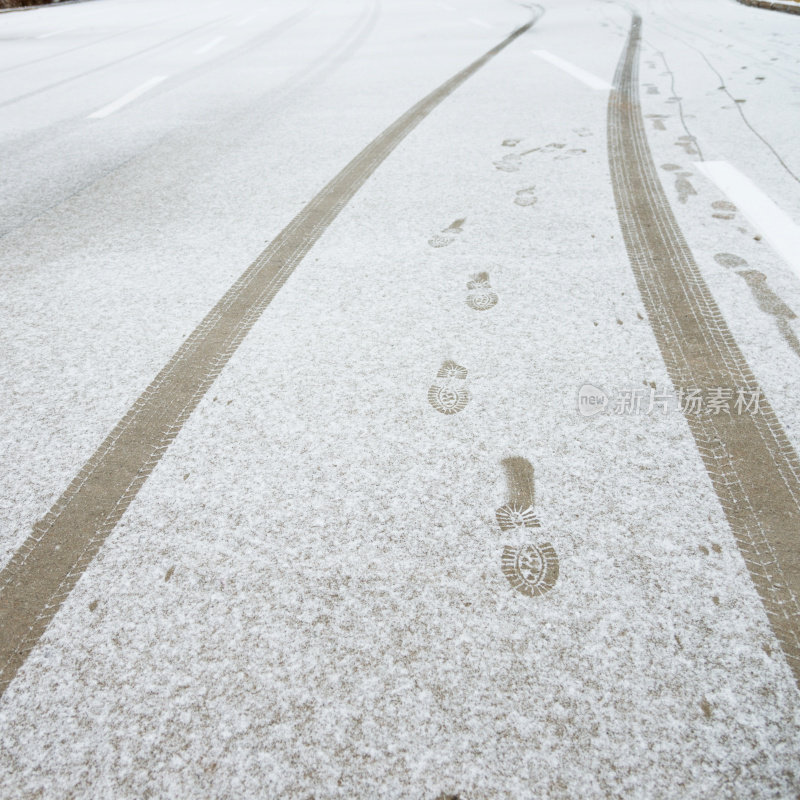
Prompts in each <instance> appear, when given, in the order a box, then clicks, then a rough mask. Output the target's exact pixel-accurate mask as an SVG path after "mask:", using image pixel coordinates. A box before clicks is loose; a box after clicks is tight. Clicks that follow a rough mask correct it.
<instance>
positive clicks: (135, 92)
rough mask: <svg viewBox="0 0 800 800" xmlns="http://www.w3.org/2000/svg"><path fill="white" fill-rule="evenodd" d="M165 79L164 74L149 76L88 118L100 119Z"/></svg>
mask: <svg viewBox="0 0 800 800" xmlns="http://www.w3.org/2000/svg"><path fill="white" fill-rule="evenodd" d="M166 79H167V76H166V75H159V76H158V77H156V78H150V80H149V81H145V82H144V83H143V84H142V85H141V86H137V87H136V88H135V89H132V90H131V91H130V92H128V93H127V94H124V95H122V97H120V98H118V99H117V100H115V101H114V102H113V103H109V104H108V105H107V106H103V107H102V108H100V109H98V110H97V111H95V112H94V113H93V114H89V116H88V119H102V118H103V117H107V116H109V114H113V113H114V112H115V111H119V109H120V108H122V107H123V106H126V105H128V103H131V102H133V101H134V100H135V99H136V98H137V97H140V96H141V95H143V94H144V93H145V92H147V91H149V90H150V89H152V88H153V87H154V86H158V84H159V83H161V82H162V81H165V80H166Z"/></svg>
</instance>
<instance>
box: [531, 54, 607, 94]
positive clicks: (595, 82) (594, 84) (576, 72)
mask: <svg viewBox="0 0 800 800" xmlns="http://www.w3.org/2000/svg"><path fill="white" fill-rule="evenodd" d="M531 52H532V53H533V54H534V55H535V56H538V57H539V58H541V59H542V60H543V61H547V62H549V63H550V64H552V65H553V66H555V67H558V68H559V69H563V70H564V72H567V73H569V74H570V75H572V77H573V78H577V79H578V80H579V81H580V82H581V83H585V84H586V85H587V86H588V87H589V88H590V89H599V90H600V91H603V92H609V91H611V90H612V89H613V88H614V87H613V86H612V85H611V84H610V83H609V82H608V81H604V80H603V79H602V78H598V77H597V76H596V75H592V73H591V72H587V71H586V70H585V69H581V68H580V67H576V66H575V65H574V64H571V63H570V62H569V61H564V59H563V58H559V57H558V56H554V55H553V54H552V53H550V52H548V51H547V50H531Z"/></svg>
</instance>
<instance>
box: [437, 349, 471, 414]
mask: <svg viewBox="0 0 800 800" xmlns="http://www.w3.org/2000/svg"><path fill="white" fill-rule="evenodd" d="M466 379H467V370H466V369H465V368H464V367H462V366H460V365H459V364H456V363H455V361H445V362H444V363H443V364H442V366H441V368H440V369H439V372H437V373H436V380H435V381H434V383H433V384H432V385H431V388H430V389H428V402H429V403H430V404H431V405H432V406H433V407H434V408H435V409H436V410H437V411H438V412H439V413H440V414H458V412H459V411H463V410H464V409H465V408H466V406H467V403H469V391H467V387H466Z"/></svg>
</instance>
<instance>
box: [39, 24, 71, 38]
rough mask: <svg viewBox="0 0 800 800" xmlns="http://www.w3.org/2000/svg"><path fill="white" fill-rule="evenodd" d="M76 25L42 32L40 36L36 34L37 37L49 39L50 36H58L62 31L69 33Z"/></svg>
mask: <svg viewBox="0 0 800 800" xmlns="http://www.w3.org/2000/svg"><path fill="white" fill-rule="evenodd" d="M76 27H77V26H73V27H72V28H64V29H63V30H60V31H53V32H52V33H43V34H42V35H41V36H37V37H36V38H37V39H49V38H50V37H51V36H60V35H61V34H62V33H69V32H70V31H74V30H75V28H76Z"/></svg>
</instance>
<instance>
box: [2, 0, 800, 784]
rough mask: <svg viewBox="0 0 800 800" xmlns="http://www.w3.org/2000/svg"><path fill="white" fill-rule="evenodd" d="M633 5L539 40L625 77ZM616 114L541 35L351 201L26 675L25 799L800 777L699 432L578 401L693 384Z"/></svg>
mask: <svg viewBox="0 0 800 800" xmlns="http://www.w3.org/2000/svg"><path fill="white" fill-rule="evenodd" d="M676 5H677V4H676ZM578 14H579V16H576V15H578ZM627 19H628V17H627V14H625V13H623V12H622V11H620V10H615V9H614V8H608V7H606V6H605V5H603V6H600V7H599V8H598V6H595V5H591V6H587V5H577V4H576V5H570V6H569V7H568V9H567V10H558V9H552V10H551V11H550V12H549V13H548V16H547V17H546V18H545V20H544V21H543V23H542V26H541V29H540V30H539V31H538V32H537V33H535V34H532V35H531V37H530V38H531V41H535V46H536V47H539V48H541V49H547V50H550V51H551V52H554V53H558V54H559V55H561V56H562V57H564V58H567V59H572V60H574V61H575V62H576V63H579V64H580V66H581V67H582V68H584V69H586V70H589V71H592V72H593V73H594V74H597V75H598V76H601V77H604V78H606V79H609V78H610V76H611V75H612V74H613V69H614V66H615V64H616V59H617V56H618V54H619V48H620V46H621V42H620V38H619V37H618V36H617V35H615V28H614V26H613V25H610V24H609V27H608V28H604V27H602V25H601V22H602V21H604V20H610V21H611V22H614V23H617V24H619V25H625V24H626V23H627ZM545 23H546V24H545ZM482 35H483V34H482ZM486 35H487V41H488V38H489V37H490V35H489V34H486ZM576 39H579V41H580V42H581V44H580V46H578V45H576V44H575V41H576ZM345 75H346V76H349V75H351V73H349V72H348V73H345ZM340 80H342V81H344V80H345V77H341V78H340ZM314 100H319V96H317V97H315V98H314ZM605 100H606V97H605V95H604V94H603V93H597V92H593V91H591V90H589V89H588V88H587V87H585V86H583V85H582V84H580V83H578V82H576V81H575V80H574V79H573V78H572V77H570V76H568V75H566V74H562V73H560V72H558V71H555V69H554V68H553V67H552V65H549V64H546V63H544V62H539V61H538V60H533V58H532V57H531V56H530V54H529V53H528V50H527V47H525V46H522V45H520V46H517V47H514V48H513V49H511V50H509V51H508V52H507V53H505V54H504V55H503V56H502V57H501V58H500V59H498V60H497V61H495V62H493V63H492V64H491V65H489V66H488V67H487V68H486V69H485V70H484V71H482V72H481V73H479V74H478V75H477V76H476V77H475V78H473V79H472V80H471V81H470V82H469V83H468V84H467V85H465V86H464V87H463V88H462V89H460V90H459V92H458V93H457V94H456V95H454V96H453V97H452V98H451V99H450V100H449V101H448V102H447V103H445V104H444V105H443V106H442V107H441V108H440V109H439V110H437V111H436V112H435V113H434V114H433V115H432V116H431V117H430V118H429V119H428V120H427V121H426V122H425V123H424V125H423V126H422V127H421V128H419V129H418V130H417V131H416V132H415V133H414V134H413V135H412V136H411V137H410V138H409V139H408V140H407V141H406V142H405V143H404V144H403V145H402V146H401V147H400V148H399V149H398V150H397V152H396V153H395V154H394V155H393V156H392V157H391V159H390V160H389V161H387V162H386V163H385V164H384V165H383V166H382V167H381V168H380V170H379V171H378V172H377V173H376V175H375V176H374V178H373V179H372V180H371V181H370V182H369V183H368V184H367V185H366V186H365V187H364V189H363V190H362V191H361V192H360V193H359V194H358V195H357V196H356V197H355V198H354V200H353V201H352V202H351V204H350V205H349V207H348V208H347V209H345V211H344V212H343V213H342V214H341V216H340V217H339V219H338V220H337V222H336V223H335V224H334V225H333V226H332V227H331V229H330V230H329V231H328V233H327V234H326V235H325V236H324V237H323V239H322V240H321V241H320V242H319V244H318V245H317V246H316V247H315V248H314V249H313V250H312V252H311V253H310V254H309V256H308V257H307V259H306V261H305V262H304V264H303V265H301V267H300V268H299V269H298V270H297V272H296V273H295V274H294V276H293V277H292V278H291V279H290V281H289V282H288V284H287V285H286V286H285V287H284V289H283V290H282V291H281V292H280V294H279V295H278V296H277V298H276V299H275V300H274V301H273V303H272V304H271V305H270V307H269V308H268V309H267V311H266V312H265V314H264V316H263V317H262V319H261V320H260V321H259V323H258V324H257V325H256V326H255V328H254V329H253V331H252V332H251V334H250V335H249V336H248V338H247V339H246V340H245V342H244V343H243V344H242V346H241V347H240V349H239V350H238V352H237V353H236V355H235V356H234V358H233V359H232V361H231V362H230V363H229V365H228V366H227V368H226V369H225V371H224V372H223V374H222V375H221V376H220V378H219V380H218V381H217V383H216V384H215V385H214V387H212V389H211V391H210V392H209V394H208V395H207V396H206V398H205V399H204V401H203V402H202V403H201V406H200V407H199V408H198V410H197V412H196V413H195V414H194V415H193V416H192V418H191V419H190V420H189V422H188V423H187V424H186V426H185V428H184V429H183V431H182V432H181V434H180V435H179V437H178V438H177V440H176V441H175V443H174V444H173V446H172V447H171V448H170V450H169V451H168V453H167V454H166V456H165V457H164V459H163V460H162V462H161V463H160V464H159V466H158V467H157V469H156V471H155V473H154V475H153V476H152V478H151V479H150V480H149V481H148V483H147V484H146V485H145V487H144V489H143V490H142V492H141V493H140V495H139V497H138V498H137V499H136V501H135V502H134V504H133V505H132V507H131V509H130V510H129V512H128V514H127V515H126V516H125V518H124V519H123V521H122V522H121V523H120V525H119V526H118V528H117V529H116V531H115V532H114V533H113V535H112V536H111V538H110V539H109V540H108V542H107V544H106V546H105V547H104V549H103V550H102V552H101V554H100V555H99V557H98V558H97V559H96V560H95V562H94V563H93V564H92V565H91V567H90V568H89V569H88V571H87V573H86V574H85V575H84V577H83V578H82V579H81V581H80V582H79V584H78V586H77V587H76V589H75V590H74V591H73V593H72V594H71V596H70V598H69V599H68V601H67V602H66V604H65V606H64V607H63V608H62V610H61V611H60V612H59V614H58V616H57V617H56V619H55V620H54V622H53V623H52V624H51V626H50V628H49V630H48V631H47V633H46V634H45V636H44V638H43V640H42V642H41V643H40V645H39V646H38V647H37V648H36V649H35V651H34V652H33V653H32V655H31V656H30V658H29V660H28V662H27V664H26V665H25V667H24V668H23V670H22V671H21V672H20V674H19V676H18V677H17V679H16V681H15V682H14V683H13V684H12V685H11V687H10V688H9V690H8V691H7V693H6V695H5V697H4V698H3V701H2V705H0V730H2V734H0V735H2V740H1V741H2V747H0V770H1V772H0V786H2V794H3V795H4V796H9V797H30V796H42V797H53V796H56V797H61V796H74V797H115V798H138V797H182V798H194V797H197V798H207V797H218V798H224V797H288V798H307V797H309V796H313V797H315V798H318V800H320V799H321V798H334V797H341V798H353V797H386V798H409V797H414V798H417V797H418V798H430V800H433V799H434V798H436V797H437V796H438V795H439V794H441V793H452V794H458V795H459V796H460V797H462V798H484V797H492V798H514V799H515V800H519V798H534V797H578V796H585V797H609V796H621V797H626V798H629V797H630V798H639V797H640V798H671V797H675V796H680V797H687V798H708V797H737V798H752V797H754V796H758V797H775V798H778V797H786V796H789V795H791V794H792V793H793V792H796V789H797V785H798V777H797V771H798V769H800V764H799V763H798V757H797V753H798V752H800V703H799V702H798V694H797V689H796V687H795V684H794V682H793V679H792V676H791V674H790V672H789V670H788V668H787V666H786V664H785V662H784V660H783V657H782V655H781V652H780V648H779V645H778V643H777V641H776V640H775V638H774V637H773V635H772V633H771V631H770V628H769V625H768V623H767V620H766V617H765V615H764V612H763V609H762V606H761V605H760V602H759V599H758V597H757V595H756V593H755V591H754V589H753V586H752V583H751V581H750V579H749V576H748V574H747V570H746V568H745V565H744V563H743V561H742V559H741V556H740V555H739V551H738V549H737V547H736V544H735V542H734V540H733V538H732V535H731V533H730V530H729V528H728V527H727V524H726V522H725V520H724V518H723V515H722V512H721V510H720V507H719V504H718V501H717V500H716V497H715V495H714V493H713V490H712V487H711V485H710V482H709V480H708V477H707V475H706V473H705V470H704V468H703V465H702V463H701V461H700V459H699V457H698V454H697V451H696V449H695V446H694V443H693V441H692V438H691V436H690V433H689V431H688V428H687V426H686V424H685V422H684V420H683V418H682V416H680V415H678V414H675V413H672V414H666V415H660V414H651V415H641V416H628V415H625V416H613V415H600V416H598V417H594V418H590V419H585V418H582V417H581V416H580V415H579V414H578V413H577V408H576V396H577V391H578V388H579V387H580V386H581V385H582V384H583V383H585V382H591V383H595V384H597V385H599V386H603V387H605V388H606V389H608V390H614V389H626V388H627V389H634V388H637V387H639V386H644V385H645V384H647V385H649V384H650V383H655V384H656V385H657V386H659V387H668V378H667V375H666V371H665V369H664V367H663V364H662V361H661V358H660V355H659V351H658V348H657V346H656V343H655V341H654V338H653V335H652V332H651V329H650V327H649V325H648V323H647V322H646V320H645V319H644V317H645V314H644V309H643V307H642V304H641V302H640V300H639V296H638V292H637V289H636V286H635V283H634V280H633V277H632V274H631V270H630V266H629V262H628V258H627V254H626V252H625V249H624V246H623V244H622V241H621V235H620V232H619V228H618V223H617V217H616V210H615V206H614V201H613V197H612V195H611V190H610V184H609V177H608V169H607V161H606V159H607V156H606V141H605ZM345 133H346V131H345V132H342V131H337V136H343V135H344V134H345ZM512 139H519V140H521V141H520V142H519V143H518V144H516V145H515V146H513V147H512V146H510V145H506V146H503V144H502V143H503V141H509V140H512ZM550 144H559V145H563V147H559V148H549V149H548V148H547V147H546V146H547V145H550ZM536 147H542V148H543V149H542V150H538V151H536V152H533V153H530V154H529V155H527V156H524V157H522V158H521V159H520V160H519V164H518V166H519V168H518V169H517V170H516V171H506V170H503V169H497V168H496V167H495V163H494V162H496V161H499V162H500V163H506V164H508V163H514V160H513V159H512V160H506V161H505V162H503V156H506V155H508V154H509V153H520V152H524V150H525V149H531V148H536ZM581 150H584V151H585V152H579V151H581ZM521 190H531V191H529V192H528V193H527V194H525V195H520V194H519V192H520V191H521ZM531 192H532V193H531ZM519 197H527V198H531V197H535V198H536V200H535V202H533V203H528V204H519V203H516V202H515V199H517V198H519ZM695 199H696V198H695ZM458 219H464V220H465V221H464V223H463V225H462V226H461V232H460V233H458V234H447V236H446V238H449V239H451V240H452V241H451V242H450V243H449V244H448V245H447V246H444V247H432V246H431V245H430V244H429V243H428V242H429V240H430V239H431V238H432V237H434V236H436V235H437V234H440V235H444V234H441V232H442V231H443V230H445V229H447V228H448V227H450V226H451V224H452V223H453V222H454V221H455V220H458ZM484 271H486V272H488V273H489V278H490V281H491V285H492V288H493V290H494V291H495V292H496V293H497V295H498V303H497V305H496V306H495V307H494V308H492V309H490V310H488V311H483V312H476V311H475V310H473V309H472V308H470V307H469V306H468V305H467V303H466V298H467V295H468V290H467V283H468V281H469V280H470V278H471V276H472V275H474V274H475V273H478V272H484ZM745 288H746V287H745ZM446 359H453V360H455V361H456V362H457V363H458V364H460V365H462V366H464V367H465V368H466V369H467V371H468V375H467V385H468V388H469V391H470V394H471V399H470V402H469V403H468V405H467V406H466V408H465V409H464V410H463V411H461V412H460V413H458V414H455V415H452V416H445V415H443V414H440V413H437V411H435V410H434V409H433V408H432V407H431V406H430V404H429V403H428V400H427V391H428V387H429V386H430V385H431V384H432V383H433V382H434V380H435V377H436V373H437V371H438V369H439V367H440V366H441V363H442V362H443V361H444V360H446ZM510 455H517V456H522V457H525V458H527V459H529V460H530V462H531V463H532V465H533V467H534V470H535V481H536V513H537V515H538V517H539V519H540V520H541V522H542V528H541V529H531V540H532V541H534V542H539V543H542V542H545V541H547V542H550V543H551V544H552V546H553V547H554V549H555V551H556V552H557V554H558V557H559V562H560V565H559V566H560V576H559V578H558V581H557V583H556V585H555V587H554V588H553V589H552V590H551V591H550V592H549V593H547V594H545V595H543V596H541V597H538V598H530V597H525V596H523V595H521V594H519V593H516V592H514V591H513V590H512V588H511V587H510V585H509V583H508V582H507V580H506V578H505V576H504V575H503V573H502V571H501V569H500V556H501V552H502V548H503V546H504V545H505V544H518V543H524V540H522V539H520V538H519V536H518V535H517V534H509V533H507V532H506V533H504V532H502V531H501V530H500V529H499V528H498V526H497V523H496V521H495V516H494V512H495V509H497V508H498V507H499V506H500V505H502V504H503V503H504V502H505V501H506V499H507V486H506V484H505V479H504V475H503V472H502V468H501V463H500V462H501V460H502V459H503V458H505V457H507V456H510Z"/></svg>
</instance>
